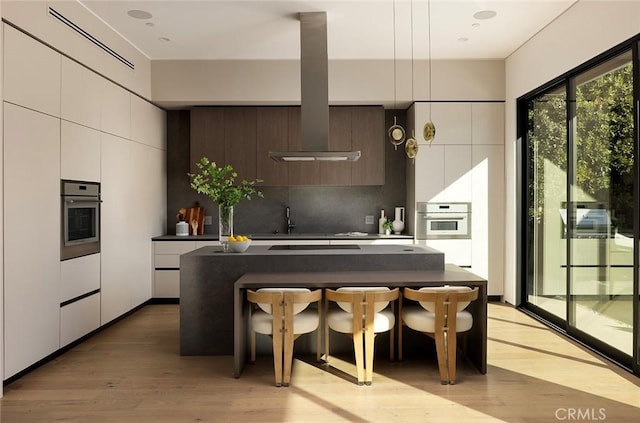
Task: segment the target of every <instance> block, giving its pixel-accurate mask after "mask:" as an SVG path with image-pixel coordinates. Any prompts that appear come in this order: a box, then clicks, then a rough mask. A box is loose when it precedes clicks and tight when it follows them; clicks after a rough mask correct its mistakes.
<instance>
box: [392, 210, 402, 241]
mask: <svg viewBox="0 0 640 423" xmlns="http://www.w3.org/2000/svg"><path fill="white" fill-rule="evenodd" d="M402 231H404V207H396V218H395V220H394V221H393V233H395V234H396V235H399V234H400V233H402Z"/></svg>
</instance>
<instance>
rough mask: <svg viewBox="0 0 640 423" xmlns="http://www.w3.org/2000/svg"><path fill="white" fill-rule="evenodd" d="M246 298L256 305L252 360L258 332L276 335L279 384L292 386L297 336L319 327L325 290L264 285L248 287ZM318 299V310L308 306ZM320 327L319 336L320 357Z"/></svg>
mask: <svg viewBox="0 0 640 423" xmlns="http://www.w3.org/2000/svg"><path fill="white" fill-rule="evenodd" d="M247 300H248V301H249V302H251V303H253V304H255V305H256V307H252V308H255V309H254V310H252V311H251V319H250V320H251V337H250V342H251V361H252V362H254V361H255V359H256V332H257V333H261V334H265V335H269V336H271V337H272V339H273V366H274V372H275V384H276V386H282V385H284V386H289V383H290V381H291V366H292V363H293V344H294V340H295V339H297V338H298V337H299V336H300V335H302V334H305V333H310V332H313V331H314V330H316V329H318V326H319V323H320V309H321V307H320V301H321V300H322V290H321V289H316V290H314V291H311V290H309V289H306V288H261V289H258V290H257V291H252V290H247ZM313 302H316V303H317V310H313V309H307V307H308V306H309V304H311V303H313ZM320 337H321V333H320V330H318V331H317V336H316V344H317V346H316V350H317V353H316V354H317V359H318V361H320V344H321V341H320Z"/></svg>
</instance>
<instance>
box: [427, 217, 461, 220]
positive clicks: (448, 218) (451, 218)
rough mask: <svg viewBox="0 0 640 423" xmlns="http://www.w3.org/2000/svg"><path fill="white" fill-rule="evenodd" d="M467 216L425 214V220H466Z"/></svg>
mask: <svg viewBox="0 0 640 423" xmlns="http://www.w3.org/2000/svg"><path fill="white" fill-rule="evenodd" d="M464 219H466V218H465V217H431V216H425V217H424V220H464Z"/></svg>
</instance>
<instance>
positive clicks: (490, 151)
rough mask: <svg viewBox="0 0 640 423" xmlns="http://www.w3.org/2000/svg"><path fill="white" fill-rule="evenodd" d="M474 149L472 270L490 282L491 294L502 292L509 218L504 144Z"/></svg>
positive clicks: (479, 146)
mask: <svg viewBox="0 0 640 423" xmlns="http://www.w3.org/2000/svg"><path fill="white" fill-rule="evenodd" d="M472 151H473V153H472V156H473V170H472V174H473V198H472V207H473V209H472V216H471V225H472V228H471V238H472V241H473V260H472V271H473V272H474V273H476V274H477V275H479V276H482V277H483V278H486V279H487V280H488V281H489V285H488V294H489V295H502V294H503V285H504V283H503V281H504V270H503V257H504V219H505V213H504V146H503V145H490V144H486V145H474V146H473V149H472Z"/></svg>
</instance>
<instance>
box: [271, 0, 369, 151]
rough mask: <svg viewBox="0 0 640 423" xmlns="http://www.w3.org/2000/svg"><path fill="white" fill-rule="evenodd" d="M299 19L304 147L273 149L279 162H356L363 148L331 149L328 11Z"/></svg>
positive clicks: (302, 14) (308, 13)
mask: <svg viewBox="0 0 640 423" xmlns="http://www.w3.org/2000/svg"><path fill="white" fill-rule="evenodd" d="M299 18H300V72H301V73H300V81H301V107H300V112H301V122H300V123H301V126H302V149H301V150H300V151H270V152H269V157H271V158H272V159H273V160H275V161H278V162H302V161H314V160H323V161H355V160H358V159H359V158H360V151H330V150H329V78H328V74H329V72H328V67H329V65H328V56H327V13H326V12H303V13H300V14H299Z"/></svg>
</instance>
